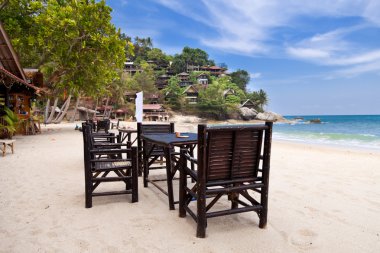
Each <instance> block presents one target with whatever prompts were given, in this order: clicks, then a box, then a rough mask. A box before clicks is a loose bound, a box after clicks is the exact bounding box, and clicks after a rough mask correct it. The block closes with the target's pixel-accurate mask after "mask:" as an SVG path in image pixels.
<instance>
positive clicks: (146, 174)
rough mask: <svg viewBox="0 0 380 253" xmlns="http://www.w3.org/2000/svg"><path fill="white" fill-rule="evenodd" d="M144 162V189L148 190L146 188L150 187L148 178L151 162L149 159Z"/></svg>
mask: <svg viewBox="0 0 380 253" xmlns="http://www.w3.org/2000/svg"><path fill="white" fill-rule="evenodd" d="M143 160H144V161H143V163H144V165H143V170H144V173H143V179H144V180H143V181H144V187H145V188H146V187H148V176H149V168H148V164H149V160H148V158H146V159H145V158H144V159H143Z"/></svg>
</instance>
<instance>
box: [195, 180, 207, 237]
mask: <svg viewBox="0 0 380 253" xmlns="http://www.w3.org/2000/svg"><path fill="white" fill-rule="evenodd" d="M203 188H204V187H203V186H202V185H198V191H197V193H198V194H197V195H198V196H197V216H198V221H197V237H199V238H205V237H206V227H207V220H206V219H207V218H206V196H205V192H204V189H203Z"/></svg>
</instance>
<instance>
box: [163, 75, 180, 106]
mask: <svg viewBox="0 0 380 253" xmlns="http://www.w3.org/2000/svg"><path fill="white" fill-rule="evenodd" d="M179 81H180V80H179V79H178V77H176V76H172V77H171V78H170V79H169V81H168V85H167V86H166V87H165V89H163V90H162V94H163V95H164V96H165V97H166V103H167V104H168V105H170V107H171V108H172V109H173V110H180V109H181V108H182V106H183V104H184V99H185V96H184V94H183V91H184V89H183V88H181V87H179V85H178V83H179Z"/></svg>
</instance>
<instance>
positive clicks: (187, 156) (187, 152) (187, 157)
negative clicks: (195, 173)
mask: <svg viewBox="0 0 380 253" xmlns="http://www.w3.org/2000/svg"><path fill="white" fill-rule="evenodd" d="M181 155H182V156H183V157H185V158H186V160H188V161H190V162H192V163H195V164H198V159H196V158H195V157H192V156H191V155H190V153H189V151H188V150H187V149H184V148H183V149H182V148H181Z"/></svg>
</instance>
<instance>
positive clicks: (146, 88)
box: [123, 61, 158, 97]
mask: <svg viewBox="0 0 380 253" xmlns="http://www.w3.org/2000/svg"><path fill="white" fill-rule="evenodd" d="M141 68H142V72H137V73H136V74H134V75H133V76H132V75H129V74H126V73H124V74H123V82H125V88H126V91H130V92H140V91H143V92H144V97H146V96H145V95H148V94H157V93H158V90H157V88H156V86H155V75H154V71H153V68H152V66H151V65H150V64H148V63H146V62H145V61H142V62H141Z"/></svg>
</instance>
